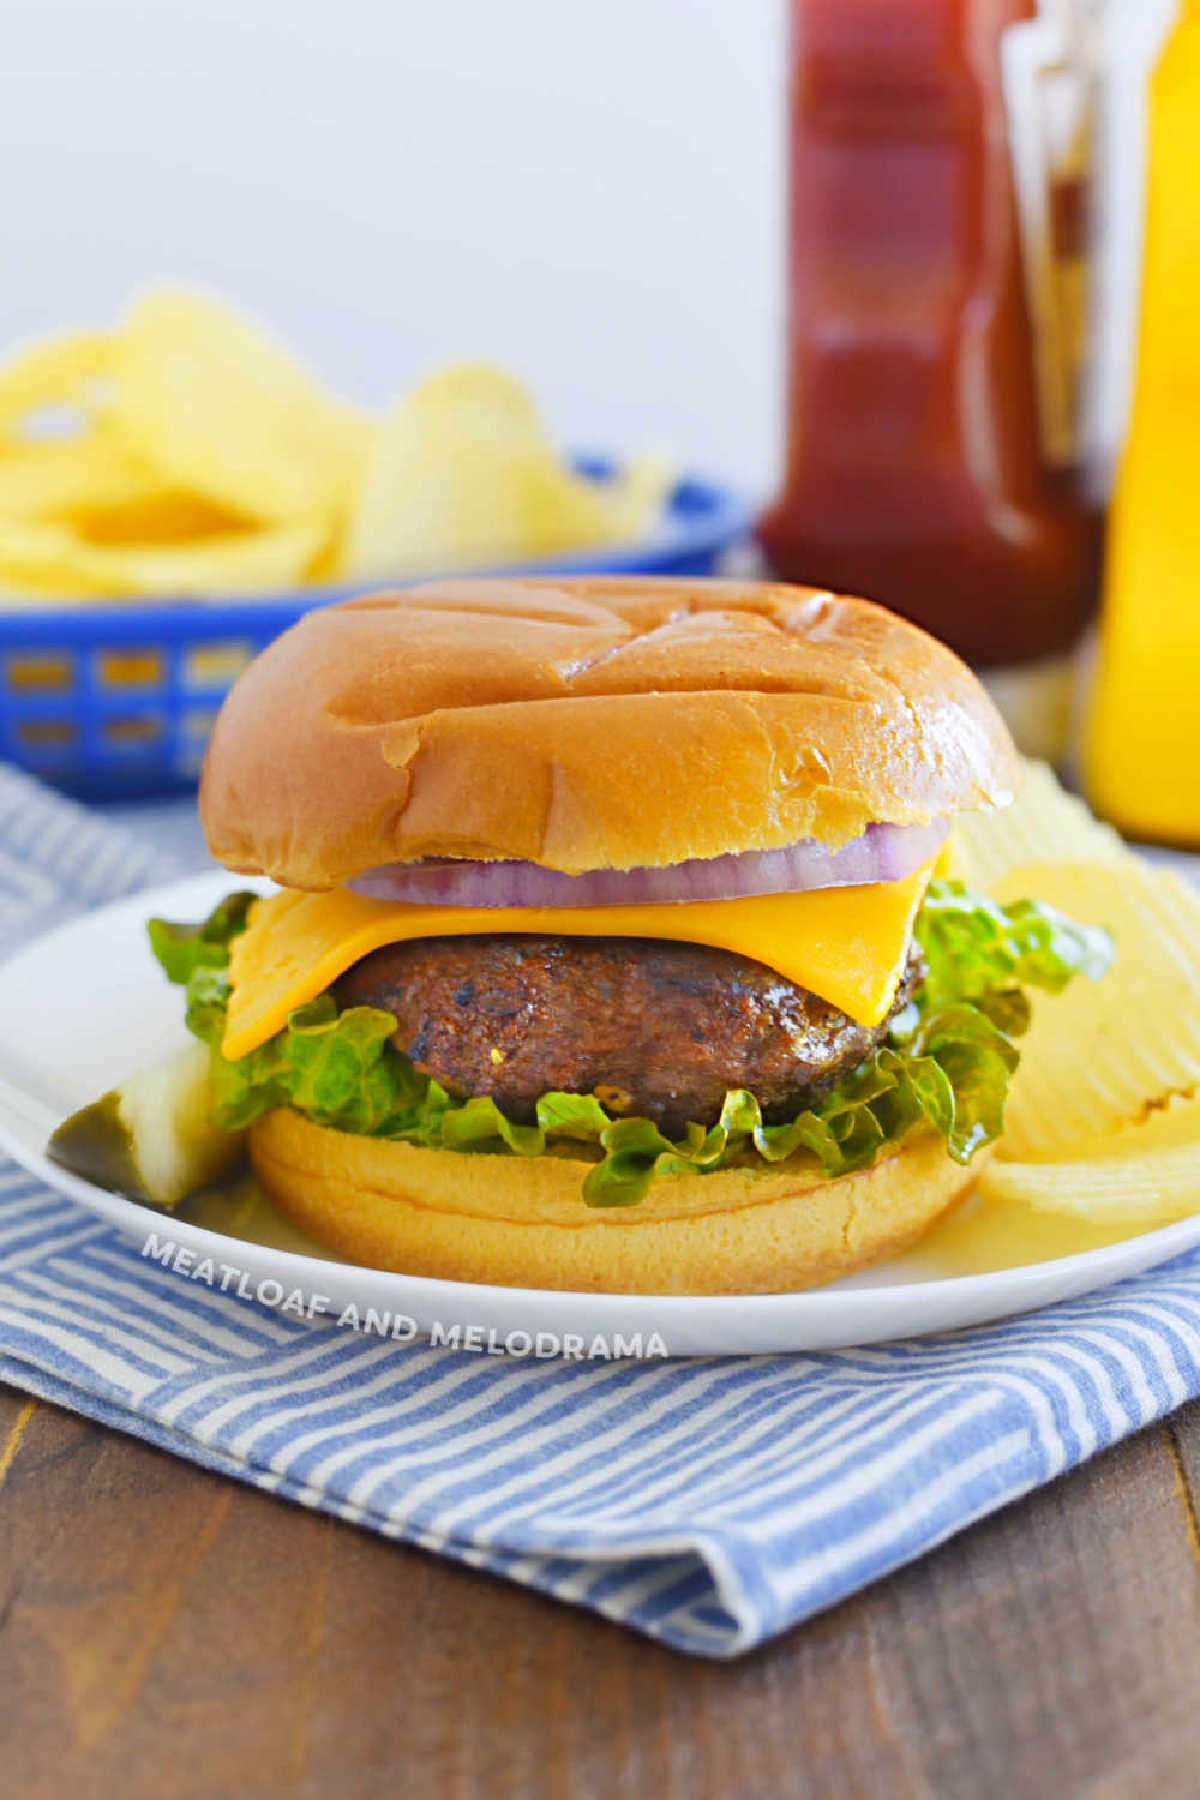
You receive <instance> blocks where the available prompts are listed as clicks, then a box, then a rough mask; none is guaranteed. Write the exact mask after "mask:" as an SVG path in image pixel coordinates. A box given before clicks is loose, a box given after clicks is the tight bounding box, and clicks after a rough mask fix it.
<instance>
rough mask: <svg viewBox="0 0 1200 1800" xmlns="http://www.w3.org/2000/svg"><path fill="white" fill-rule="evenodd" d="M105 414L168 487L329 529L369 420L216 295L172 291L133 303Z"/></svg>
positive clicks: (351, 479) (354, 481) (351, 484)
mask: <svg viewBox="0 0 1200 1800" xmlns="http://www.w3.org/2000/svg"><path fill="white" fill-rule="evenodd" d="M113 374H114V382H115V394H114V399H113V404H112V409H111V413H110V414H109V415H108V416H109V417H110V418H111V421H112V423H113V425H114V428H115V429H116V430H118V431H119V433H120V434H121V436H122V437H123V439H124V440H125V442H126V443H127V444H128V445H129V446H130V447H131V448H132V450H133V451H134V452H135V453H136V454H138V455H140V456H141V457H143V458H144V459H145V460H146V461H148V462H150V463H151V464H153V466H154V467H155V468H157V469H159V470H161V471H162V472H163V474H164V475H165V476H166V477H167V478H168V479H169V480H170V482H171V483H172V485H174V486H176V487H179V488H182V489H185V490H187V491H190V492H193V493H196V494H200V495H203V496H204V497H205V498H207V499H208V500H210V501H212V502H214V503H216V504H217V505H220V506H224V507H227V508H229V509H230V510H231V511H234V512H237V513H239V514H242V515H244V516H247V517H249V518H253V519H258V520H261V521H263V522H265V523H284V522H290V521H295V520H299V519H309V520H320V521H321V522H322V523H323V526H324V529H325V533H326V535H328V534H329V533H330V532H331V531H332V530H333V529H334V528H335V527H336V525H337V523H338V521H339V519H340V518H341V516H342V515H343V514H344V513H345V511H346V509H347V508H348V507H349V504H350V501H351V498H352V495H353V494H354V492H355V491H356V489H357V486H358V483H359V481H360V478H361V472H362V468H363V463H364V459H365V456H366V453H367V448H368V444H369V441H370V435H371V427H370V425H369V424H368V422H367V421H366V420H365V419H364V418H363V417H361V416H360V415H359V414H358V413H357V412H355V411H354V410H353V409H352V408H351V407H349V406H346V405H343V404H342V403H341V402H340V401H337V400H334V399H332V398H331V397H330V396H329V395H327V394H325V393H324V392H323V390H322V389H321V388H320V387H319V386H318V384H317V382H316V381H315V380H314V379H313V378H312V376H311V375H309V374H308V373H307V371H306V370H305V369H303V368H301V366H300V365H299V364H298V363H297V362H295V361H294V360H293V359H292V357H291V356H289V355H288V353H287V352H286V351H285V350H283V349H281V348H280V347H279V346H278V345H277V344H275V343H273V342H272V341H271V339H269V338H268V337H266V336H264V335H263V334H262V333H261V332H260V331H259V330H258V329H257V328H256V327H255V326H254V325H251V324H250V323H249V322H248V321H247V320H245V319H243V318H241V317H240V316H239V315H238V314H237V313H235V312H233V311H232V310H231V309H230V308H228V307H226V306H224V305H222V304H221V302H220V301H218V300H214V299H209V298H207V297H205V296H202V295H199V294H192V293H188V292H185V291H183V290H176V289H157V290H153V291H151V292H149V293H146V294H143V295H142V296H141V297H140V298H139V299H138V300H136V301H135V302H134V304H133V305H132V306H131V307H130V309H129V312H128V314H127V316H126V319H125V323H124V327H123V329H122V330H121V332H120V333H119V335H118V338H117V342H116V353H115V358H114V367H113Z"/></svg>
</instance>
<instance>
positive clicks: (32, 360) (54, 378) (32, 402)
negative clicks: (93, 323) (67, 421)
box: [0, 331, 114, 436]
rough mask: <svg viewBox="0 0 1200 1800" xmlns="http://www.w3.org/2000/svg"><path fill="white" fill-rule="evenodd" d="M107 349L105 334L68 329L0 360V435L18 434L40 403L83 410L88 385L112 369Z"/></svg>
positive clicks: (111, 344)
mask: <svg viewBox="0 0 1200 1800" xmlns="http://www.w3.org/2000/svg"><path fill="white" fill-rule="evenodd" d="M113 348H114V339H113V336H112V333H111V332H107V331H71V332H64V333H63V334H62V335H61V336H59V337H51V338H43V339H42V340H41V341H40V342H38V343H36V344H30V345H29V346H28V347H27V348H26V349H24V350H19V351H18V352H17V353H16V355H15V356H13V357H11V358H10V359H9V361H8V362H6V363H3V364H0V433H3V434H5V435H8V436H16V435H18V434H19V432H20V430H21V428H22V427H23V426H24V425H25V424H26V423H27V422H28V421H29V419H30V416H31V415H33V414H36V413H38V412H40V411H42V410H43V408H46V407H60V406H72V407H77V408H80V409H86V407H87V405H88V402H89V399H90V391H91V389H92V387H93V384H95V383H96V382H98V381H100V380H101V379H102V378H104V377H106V376H109V375H111V373H112V365H113Z"/></svg>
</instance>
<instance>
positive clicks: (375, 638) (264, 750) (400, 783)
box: [200, 577, 1019, 889]
mask: <svg viewBox="0 0 1200 1800" xmlns="http://www.w3.org/2000/svg"><path fill="white" fill-rule="evenodd" d="M1018 783H1019V766H1018V763H1017V758H1016V753H1015V751H1014V749H1013V747H1012V743H1011V740H1010V739H1009V736H1008V733H1007V731H1006V730H1005V728H1004V726H1003V724H1002V723H1001V721H1000V718H999V716H998V714H997V713H996V711H995V709H994V708H993V706H992V704H991V702H990V700H989V699H988V697H987V695H986V694H985V693H984V691H983V689H982V688H981V687H980V685H979V683H978V682H977V681H976V680H975V678H974V676H973V675H972V674H971V673H970V671H969V670H968V669H967V668H966V667H965V666H964V665H963V664H962V663H961V662H960V661H959V660H958V658H957V657H956V656H954V655H953V653H952V652H951V651H949V650H947V649H946V648H945V647H944V646H943V645H942V644H939V643H937V642H936V641H935V640H934V639H933V638H930V637H928V636H927V635H926V634H925V633H924V632H923V631H920V630H918V629H917V627H916V626H913V625H910V624H907V623H906V622H905V621H903V620H901V619H898V618H896V617H894V616H893V615H892V614H891V613H888V612H885V611H884V610H883V609H882V608H881V607H877V606H873V605H871V604H870V603H869V602H867V601H865V600H851V599H845V598H841V597H839V596H835V595H832V594H828V593H822V592H817V591H814V590H811V589H806V588H797V587H785V586H780V585H775V586H772V585H767V584H763V583H751V584H744V583H741V582H736V581H724V582H712V581H706V582H703V583H700V582H695V583H693V582H689V581H687V580H680V579H670V580H666V579H664V580H652V579H649V578H645V577H636V578H628V579H624V578H623V579H601V578H586V579H584V578H580V579H570V578H561V577H559V578H554V579H546V580H536V581H535V580H512V581H507V582H495V581H489V582H479V581H473V580H462V579H459V580H453V581H439V582H428V583H425V584H424V585H422V586H419V587H415V588H411V589H409V590H407V591H405V592H396V593H381V594H376V595H372V596H368V597H366V598H364V599H360V600H353V601H349V602H346V603H345V604H342V605H339V606H332V607H325V608H322V609H320V610H317V611H314V612H311V613H309V614H307V615H306V616H305V618H304V619H302V620H301V622H300V623H299V624H298V625H295V626H293V628H292V629H291V630H290V631H287V632H285V633H284V635H283V636H282V637H280V638H278V639H277V640H276V641H275V643H273V644H272V645H271V646H270V647H269V648H268V649H267V650H266V651H264V652H263V654H262V655H261V656H259V657H258V659H257V660H256V661H255V662H254V663H253V664H252V665H251V667H250V668H249V669H247V671H246V672H245V674H244V675H243V676H242V677H241V679H240V680H239V681H238V683H237V685H236V687H235V688H234V690H233V692H232V694H231V695H230V697H229V698H228V700H227V701H226V703H225V705H224V707H223V709H222V711H221V714H220V718H219V720H218V722H217V726H216V729H215V731H214V733H213V737H212V740H211V742H210V745H209V750H208V755H207V759H206V762H205V768H204V776H203V781H202V784H201V792H200V811H201V817H202V819H203V823H204V827H205V831H206V834H207V837H208V842H209V847H210V849H211V850H212V852H213V855H214V856H216V857H218V858H219V859H220V861H222V862H223V863H225V864H227V865H228V866H229V867H230V868H233V869H237V870H240V871H243V872H245V873H252V874H266V875H269V876H272V877H273V878H274V879H275V880H276V881H278V882H281V883H283V884H284V885H286V886H291V887H299V888H314V889H319V888H327V887H334V886H337V885H338V884H339V883H341V882H343V881H345V880H347V879H348V878H349V877H351V876H353V875H356V874H360V873H361V872H362V871H363V870H365V869H369V868H374V867H377V866H379V865H381V864H385V863H392V862H411V861H414V860H416V859H417V858H420V857H427V856H457V857H471V858H479V859H494V858H503V857H515V858H522V859H526V860H528V861H531V862H536V863H540V864H541V865H543V866H544V867H546V868H551V869H560V870H563V871H565V872H567V873H569V874H579V873H582V872H583V871H585V870H589V869H603V868H613V869H630V868H636V867H645V866H661V865H665V864H670V863H676V862H683V861H685V860H687V859H689V858H692V857H711V856H720V855H723V854H725V853H727V852H731V851H734V852H736V851H745V850H766V849H775V848H779V847H781V846H783V845H786V844H792V843H796V842H798V841H799V840H801V839H804V838H815V839H817V840H819V841H820V842H822V843H824V844H827V845H829V846H831V847H834V846H837V845H839V844H842V843H845V842H847V841H848V840H849V839H851V838H853V837H857V836H858V835H859V834H860V833H861V832H862V831H863V830H864V829H865V828H866V826H867V825H869V824H871V823H873V822H881V823H886V824H893V825H911V824H924V823H927V822H928V821H930V820H932V819H935V818H944V817H947V816H949V815H951V814H954V813H957V812H962V811H966V810H968V809H973V808H976V807H981V806H988V805H1003V804H1005V803H1006V802H1007V801H1008V800H1009V799H1010V798H1011V797H1012V795H1013V794H1014V792H1015V791H1016V788H1017V786H1018Z"/></svg>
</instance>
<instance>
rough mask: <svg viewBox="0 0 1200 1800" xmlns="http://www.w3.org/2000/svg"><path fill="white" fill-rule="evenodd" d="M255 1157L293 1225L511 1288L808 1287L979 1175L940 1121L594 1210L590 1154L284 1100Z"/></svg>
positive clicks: (350, 1248)
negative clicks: (328, 1115) (543, 1150)
mask: <svg viewBox="0 0 1200 1800" xmlns="http://www.w3.org/2000/svg"><path fill="white" fill-rule="evenodd" d="M250 1159H251V1162H252V1163H253V1166H254V1170H255V1173H256V1174H257V1176H258V1178H259V1180H260V1182H261V1183H262V1185H263V1187H264V1188H265V1189H266V1191H267V1192H268V1194H269V1195H270V1196H271V1198H272V1199H273V1200H274V1201H275V1203H276V1205H277V1206H278V1207H279V1209H280V1211H281V1212H283V1213H284V1214H285V1215H286V1216H287V1217H288V1218H289V1219H290V1220H291V1221H292V1223H293V1224H295V1225H298V1226H299V1227H300V1228H301V1230H303V1231H305V1232H307V1233H308V1234H309V1236H310V1237H313V1238H315V1239H316V1240H317V1241H318V1242H319V1243H321V1244H324V1245H326V1246H327V1247H328V1248H329V1249H331V1250H333V1251H335V1252H336V1253H337V1254H338V1255H339V1256H343V1257H346V1258H347V1259H349V1260H350V1261H352V1262H357V1263H363V1264H365V1265H367V1266H368V1267H371V1268H377V1269H395V1270H398V1271H401V1272H403V1273H406V1274H410V1275H429V1276H435V1277H441V1278H442V1279H445V1280H451V1281H472V1282H490V1283H498V1284H499V1285H501V1286H504V1287H529V1288H560V1289H567V1290H576V1291H579V1292H588V1293H620V1294H767V1293H780V1292H783V1291H785V1290H789V1289H793V1288H803V1287H812V1286H815V1285H816V1284H818V1283H820V1282H824V1281H831V1280H833V1279H834V1277H836V1276H838V1275H845V1274H848V1273H849V1272H850V1271H851V1270H853V1269H860V1268H863V1267H864V1266H865V1265H867V1264H868V1263H872V1262H877V1261H879V1260H880V1259H881V1258H883V1257H887V1256H892V1255H895V1254H897V1253H898V1252H899V1251H901V1250H903V1249H905V1248H907V1247H908V1246H909V1245H910V1244H912V1243H915V1242H916V1240H917V1239H918V1238H919V1237H921V1235H922V1234H923V1233H924V1232H925V1231H926V1230H927V1229H928V1228H929V1226H930V1225H932V1224H933V1222H934V1220H935V1219H937V1218H938V1217H939V1216H940V1215H941V1214H942V1213H943V1212H945V1211H946V1209H947V1208H948V1207H949V1206H950V1205H952V1204H953V1202H954V1201H956V1200H958V1199H959V1198H961V1197H962V1196H963V1195H964V1194H965V1193H966V1192H967V1190H968V1189H969V1188H970V1187H971V1186H972V1185H973V1184H974V1182H975V1180H976V1178H977V1175H978V1171H979V1167H980V1166H981V1164H982V1160H983V1159H982V1157H977V1158H976V1159H975V1162H974V1164H973V1165H972V1168H971V1169H970V1170H969V1171H968V1170H966V1169H964V1168H962V1167H961V1166H960V1165H959V1164H958V1163H956V1162H952V1161H951V1159H950V1157H949V1156H947V1154H946V1147H945V1144H944V1142H943V1141H942V1139H941V1138H940V1137H938V1136H937V1135H935V1134H934V1133H932V1132H930V1133H922V1134H919V1135H914V1136H913V1137H911V1138H909V1139H907V1140H906V1141H905V1142H904V1143H903V1144H902V1145H900V1146H899V1147H898V1148H897V1149H895V1150H893V1151H892V1152H890V1153H889V1154H888V1155H885V1156H884V1157H883V1158H881V1160H880V1161H879V1162H877V1163H876V1164H875V1165H874V1166H873V1167H872V1168H869V1169H863V1170H861V1171H859V1172H858V1173H856V1174H853V1175H843V1176H841V1177H839V1178H838V1179H837V1180H830V1179H828V1178H824V1177H822V1176H820V1175H815V1174H813V1173H811V1172H808V1171H800V1170H797V1169H766V1170H762V1169H741V1168H732V1169H720V1170H717V1171H716V1172H715V1173H713V1174H711V1175H672V1176H666V1177H664V1178H663V1179H661V1180H659V1181H656V1182H655V1183H654V1184H653V1186H652V1187H651V1189H650V1191H649V1193H648V1194H647V1195H646V1197H645V1199H644V1200H642V1201H641V1202H640V1204H639V1205H637V1206H633V1207H609V1208H596V1207H589V1206H586V1205H585V1204H584V1202H583V1200H582V1199H581V1198H580V1188H581V1186H582V1183H583V1179H584V1176H585V1175H586V1173H587V1168H588V1165H587V1164H586V1163H584V1162H582V1161H581V1160H580V1159H579V1158H577V1157H569V1156H560V1155H556V1154H549V1155H545V1156H540V1157H534V1158H528V1159H526V1158H523V1157H519V1156H509V1155H494V1156H492V1155H486V1154H485V1155H480V1154H465V1153H463V1152H461V1151H453V1150H429V1149H424V1148H421V1147H419V1146H416V1145H412V1144H404V1143H397V1142H395V1141H393V1140H388V1139H385V1138H371V1137H359V1136H354V1135H352V1134H350V1133H348V1132H342V1131H334V1130H331V1129H329V1128H328V1127H327V1126H322V1125H314V1124H313V1123H312V1122H311V1121H310V1120H308V1119H306V1118H304V1116H303V1115H302V1114H300V1113H297V1112H293V1111H291V1110H290V1109H288V1108H279V1109H277V1110H275V1111H274V1112H270V1113H266V1114H265V1115H264V1116H263V1117H262V1118H261V1119H259V1120H258V1121H257V1122H256V1123H255V1124H254V1125H253V1126H252V1127H251V1129H250Z"/></svg>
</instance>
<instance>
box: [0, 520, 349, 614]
mask: <svg viewBox="0 0 1200 1800" xmlns="http://www.w3.org/2000/svg"><path fill="white" fill-rule="evenodd" d="M324 538H325V530H324V526H323V525H322V524H321V523H320V522H319V521H318V522H316V523H307V522H304V521H300V522H297V523H295V524H291V525H277V526H273V527H266V528H261V529H252V530H242V531H232V532H230V531H226V532H216V533H212V534H211V535H208V536H203V537H194V538H192V539H190V540H187V539H185V540H183V541H181V542H170V541H167V542H162V543H153V542H150V543H144V542H133V543H119V542H117V543H100V542H89V541H88V540H87V539H86V538H84V537H82V536H81V535H80V534H79V533H78V532H77V531H75V530H73V529H72V528H71V527H70V526H67V525H62V524H49V523H44V522H42V523H36V524H35V523H29V522H22V521H17V520H12V519H4V518H0V602H2V600H3V597H5V596H8V597H9V599H10V603H19V600H20V599H21V598H22V597H24V596H25V595H27V594H28V593H30V592H35V593H53V594H56V595H58V596H59V597H61V598H63V599H65V600H70V599H94V598H103V597H107V598H115V597H117V596H120V595H139V594H146V595H150V594H175V595H179V594H197V593H198V594H204V593H223V594H234V595H235V594H239V593H244V594H255V593H261V592H262V591H264V590H266V589H270V588H285V587H292V586H295V585H296V584H297V583H298V582H300V581H302V580H303V579H304V578H305V576H306V575H307V574H308V571H309V569H310V568H311V566H312V563H313V560H314V558H315V557H316V556H317V554H318V553H319V551H320V548H321V545H322V543H323V542H324Z"/></svg>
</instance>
